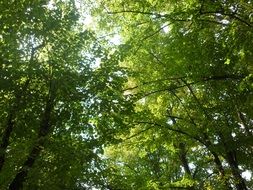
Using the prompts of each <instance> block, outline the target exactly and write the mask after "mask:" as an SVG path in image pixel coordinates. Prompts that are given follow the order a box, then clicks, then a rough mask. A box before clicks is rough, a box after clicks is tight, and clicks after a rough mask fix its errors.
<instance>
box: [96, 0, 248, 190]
mask: <svg viewBox="0 0 253 190" xmlns="http://www.w3.org/2000/svg"><path fill="white" fill-rule="evenodd" d="M251 8H252V2H251V1H248V2H242V1H214V2H213V1H198V0H196V1H180V2H176V1H170V2H165V1H148V0H147V1H113V2H111V1H103V2H102V3H101V9H103V10H105V11H104V16H103V19H105V18H107V22H108V23H109V24H108V26H109V27H110V28H112V27H113V26H114V27H119V31H120V34H121V36H122V38H123V39H124V41H125V44H126V45H125V46H126V47H128V49H129V48H130V50H128V51H127V52H122V53H123V54H127V55H128V56H127V57H126V59H125V60H124V61H123V63H122V65H124V66H125V67H128V68H129V69H130V70H131V73H129V80H128V83H127V84H126V91H125V93H126V94H132V95H133V97H134V99H135V100H136V107H135V114H134V115H132V121H131V122H129V128H131V131H132V133H133V134H129V135H126V136H123V137H122V136H121V138H122V139H124V140H126V141H127V139H129V138H130V137H133V136H134V137H136V139H135V140H134V142H133V144H134V145H133V146H134V147H135V149H138V148H137V147H141V148H140V149H138V150H139V151H138V150H136V152H134V151H133V150H131V149H129V148H127V147H128V145H127V143H126V145H125V144H120V145H118V146H122V147H123V148H122V149H123V150H124V149H127V151H126V153H125V151H122V155H120V156H119V155H118V154H117V151H116V150H114V149H115V148H109V149H110V150H111V151H110V153H109V154H108V160H110V158H112V168H114V170H113V173H115V166H114V165H116V175H115V176H116V177H115V176H114V177H113V176H110V175H108V179H112V181H113V182H112V183H113V185H114V186H115V185H119V186H120V185H121V183H122V181H117V180H118V178H117V176H118V177H119V176H125V179H126V181H127V182H126V184H128V185H130V184H131V183H133V184H135V183H137V180H139V178H138V177H136V178H135V177H134V178H132V176H136V174H135V173H134V169H135V168H138V166H139V164H141V163H142V160H143V159H144V160H147V159H148V154H149V151H150V150H149V149H145V148H144V147H146V146H147V145H148V144H149V143H147V142H149V141H151V142H152V146H154V148H152V149H153V150H152V151H151V152H152V153H155V152H159V150H160V149H164V146H165V145H164V144H166V146H168V145H169V146H170V147H173V149H169V150H168V149H167V151H168V153H167V155H166V154H165V155H166V157H167V159H170V161H168V162H167V163H168V164H169V163H170V162H173V161H175V162H176V161H177V162H176V163H177V167H181V170H179V173H180V174H179V175H178V177H176V178H174V179H173V180H169V179H168V178H167V177H165V176H167V175H172V176H173V174H174V175H175V176H176V174H175V173H174V172H173V171H174V170H165V171H164V172H162V175H161V176H164V178H163V177H160V178H157V177H155V173H156V172H155V171H154V170H153V169H152V167H149V168H148V169H147V170H148V171H150V172H151V171H152V172H151V173H152V177H148V176H149V174H144V173H145V170H146V169H145V168H142V170H141V172H139V171H138V172H137V176H142V177H143V176H144V175H145V177H144V182H143V183H142V184H141V185H140V186H138V188H137V189H141V188H143V189H155V188H157V189H167V188H169V187H171V188H172V189H173V188H176V187H185V188H188V189H234V188H235V189H237V190H240V189H249V188H251V183H252V182H251V181H245V179H244V178H243V177H242V171H244V170H250V171H252V166H251V164H250V161H249V160H251V157H252V110H251V109H250V107H251V106H252V63H251V62H252V61H251V60H252V44H251V43H250V40H249V39H252V18H251V12H250V10H251ZM101 9H100V11H101ZM100 14H101V12H100ZM101 19H102V18H101ZM101 22H105V21H103V20H102V21H101ZM115 23H116V24H115ZM102 26H103V25H102ZM137 136H138V138H137ZM154 136H155V138H154ZM161 142H162V143H161ZM131 144H132V143H131ZM124 147H126V148H124ZM113 150H114V151H113ZM165 150H166V148H165ZM142 151H144V152H146V153H145V154H144V155H146V157H144V158H143V159H138V158H139V154H140V152H142ZM129 154H131V155H132V154H134V156H131V157H136V158H137V160H138V161H139V162H138V161H135V159H134V160H132V159H129V160H128V157H129ZM142 154H143V153H142ZM170 154H171V155H172V156H170ZM114 155H117V156H114ZM158 157H159V158H160V159H162V158H163V155H160V156H158ZM122 159H123V161H122ZM127 160H128V161H127ZM156 162H157V160H154V161H153V162H152V163H153V164H155V163H156ZM158 163H159V162H158ZM159 164H160V166H157V167H155V168H156V169H159V168H161V167H162V165H163V162H162V161H161V162H160V163H159ZM145 165H147V166H148V164H145ZM128 166H130V168H133V171H132V170H131V169H130V170H129V169H127V168H128ZM142 172H143V173H142ZM138 174H140V175H138ZM175 176H174V177H175ZM142 179H143V178H142ZM150 179H152V180H153V181H155V184H156V185H157V186H156V187H154V186H152V187H150V186H148V185H147V184H148V181H149V180H150ZM157 179H158V180H157ZM164 179H165V180H164ZM184 179H187V180H184ZM166 180H167V181H166ZM109 181H110V180H109ZM140 181H142V180H140ZM145 182H146V183H145ZM115 183H116V184H115ZM124 184H125V183H124ZM173 186H174V187H173ZM117 188H118V186H116V189H117ZM112 189H113V188H112ZM125 189H135V188H134V187H131V186H127V187H126V188H125Z"/></svg>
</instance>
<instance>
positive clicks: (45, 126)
mask: <svg viewBox="0 0 253 190" xmlns="http://www.w3.org/2000/svg"><path fill="white" fill-rule="evenodd" d="M53 91H54V90H53ZM54 93H55V92H52V87H51V85H50V90H49V95H48V100H47V103H46V106H45V110H44V112H43V115H42V119H41V122H40V128H39V132H38V137H37V141H36V142H35V143H34V146H33V147H32V150H31V152H30V154H29V155H28V157H27V159H26V161H25V162H24V164H23V166H22V167H21V169H20V170H19V171H18V173H17V174H16V176H15V178H14V179H13V181H12V182H11V183H10V186H9V189H10V190H22V189H23V183H24V182H25V181H26V177H27V175H28V172H29V170H30V169H31V168H32V167H33V165H34V163H35V161H36V159H37V158H38V157H39V155H40V152H41V150H42V149H43V146H44V144H45V142H46V137H47V135H48V134H49V133H50V131H51V126H52V125H51V124H50V121H51V114H52V110H53V107H54Z"/></svg>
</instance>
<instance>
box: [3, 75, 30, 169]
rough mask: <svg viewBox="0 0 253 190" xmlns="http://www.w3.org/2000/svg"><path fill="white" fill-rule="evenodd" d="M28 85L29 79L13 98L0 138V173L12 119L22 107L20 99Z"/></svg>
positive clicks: (12, 123) (12, 122)
mask: <svg viewBox="0 0 253 190" xmlns="http://www.w3.org/2000/svg"><path fill="white" fill-rule="evenodd" d="M29 83H30V79H28V80H26V82H25V84H24V86H23V88H22V90H21V92H17V94H16V96H15V97H16V100H15V102H14V103H13V105H11V109H10V111H9V113H8V117H7V122H6V126H5V129H4V131H3V134H2V138H1V144H0V172H1V170H2V168H3V165H4V162H5V154H6V149H7V147H8V146H9V141H10V136H11V133H12V131H13V128H14V119H15V116H16V112H17V111H18V110H19V109H20V107H21V106H22V99H23V96H24V94H25V92H26V91H27V88H28V85H29Z"/></svg>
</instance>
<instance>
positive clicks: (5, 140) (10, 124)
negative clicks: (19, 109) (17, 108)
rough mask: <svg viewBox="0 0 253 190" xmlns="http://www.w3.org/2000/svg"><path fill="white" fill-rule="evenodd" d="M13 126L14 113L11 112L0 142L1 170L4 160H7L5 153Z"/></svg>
mask: <svg viewBox="0 0 253 190" xmlns="http://www.w3.org/2000/svg"><path fill="white" fill-rule="evenodd" d="M13 127H14V121H13V113H10V114H9V116H8V119H7V125H6V128H5V129H4V132H3V136H2V139H1V144H0V171H1V170H2V168H3V165H4V162H5V153H6V149H7V146H8V145H9V139H10V136H11V132H12V130H13Z"/></svg>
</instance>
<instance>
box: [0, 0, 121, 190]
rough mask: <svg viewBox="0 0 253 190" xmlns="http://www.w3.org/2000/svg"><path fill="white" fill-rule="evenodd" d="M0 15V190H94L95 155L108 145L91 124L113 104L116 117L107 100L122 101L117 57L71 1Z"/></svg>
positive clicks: (6, 9)
mask: <svg viewBox="0 0 253 190" xmlns="http://www.w3.org/2000/svg"><path fill="white" fill-rule="evenodd" d="M0 7H1V9H2V10H1V20H2V21H1V23H3V24H2V25H1V29H0V32H1V34H0V35H1V44H2V46H1V53H2V54H1V58H0V60H1V92H0V93H1V100H0V102H1V104H0V106H1V107H0V109H1V121H3V122H2V123H1V141H0V142H1V143H0V149H1V152H0V172H1V173H0V175H1V182H0V186H1V189H8V188H9V189H15V190H17V189H46V188H49V189H78V188H79V189H82V188H86V187H87V188H89V187H91V186H93V187H95V186H100V184H99V183H101V182H100V180H101V179H100V177H99V175H98V174H99V172H100V170H101V167H102V166H100V164H99V163H100V160H101V159H100V157H99V154H101V151H102V145H103V144H104V143H105V142H107V141H110V139H109V136H108V137H107V135H106V134H105V132H103V131H106V128H107V125H105V124H104V125H103V127H102V128H101V129H100V128H99V126H98V125H97V122H99V121H100V120H103V119H104V118H103V116H104V115H101V114H102V113H105V112H106V111H108V109H107V108H110V109H112V104H113V105H114V106H115V107H117V109H118V111H120V110H121V107H122V106H116V105H115V103H113V102H109V101H108V100H109V98H106V97H110V96H112V97H111V99H112V100H114V101H121V102H122V103H123V102H124V101H125V100H124V97H123V96H122V95H121V94H119V93H117V89H118V90H120V89H121V86H122V85H121V83H122V82H123V81H124V80H125V79H124V77H119V76H118V75H117V74H116V73H117V72H123V71H121V70H122V69H121V68H118V67H117V66H116V65H117V62H118V61H117V60H118V59H119V57H117V56H116V55H114V54H113V53H111V50H110V49H109V48H103V47H102V46H101V44H99V42H98V41H97V40H96V38H95V34H94V32H92V31H90V30H88V29H87V28H85V27H84V26H82V25H81V24H80V22H79V18H80V17H79V10H77V8H76V6H75V1H50V2H49V1H14V2H13V1H3V2H1V6H0ZM109 53H110V58H109ZM96 59H101V60H102V61H101V62H102V63H101V64H104V66H101V67H102V68H103V69H102V68H101V69H99V68H94V67H93V66H92V65H94V63H95V61H96ZM104 62H106V63H108V64H105V63H104ZM110 63H111V64H110ZM112 63H113V64H112ZM119 78H120V80H118V79H119ZM112 88H113V90H112ZM109 92H110V94H108V93H109ZM105 98H106V99H105ZM122 109H123V107H122ZM100 115H101V116H100ZM107 118H108V119H110V118H112V119H111V121H113V117H111V116H110V117H107ZM108 130H111V131H112V132H113V130H114V129H109V128H108ZM115 130H116V129H115ZM101 131H102V132H101ZM111 135H112V134H111ZM95 182H96V183H95ZM94 183H95V184H94Z"/></svg>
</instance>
